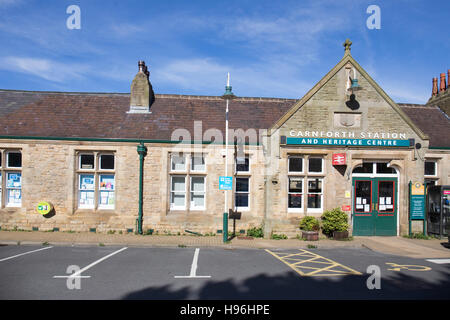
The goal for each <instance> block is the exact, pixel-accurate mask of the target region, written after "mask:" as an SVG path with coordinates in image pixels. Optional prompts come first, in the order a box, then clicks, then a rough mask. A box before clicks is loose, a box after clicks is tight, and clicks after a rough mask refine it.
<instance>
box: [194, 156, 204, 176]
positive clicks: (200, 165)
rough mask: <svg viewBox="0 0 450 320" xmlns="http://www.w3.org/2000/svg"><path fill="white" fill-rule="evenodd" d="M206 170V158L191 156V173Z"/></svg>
mask: <svg viewBox="0 0 450 320" xmlns="http://www.w3.org/2000/svg"><path fill="white" fill-rule="evenodd" d="M205 170H206V166H205V157H204V156H203V155H192V156H191V171H198V172H204V171H205Z"/></svg>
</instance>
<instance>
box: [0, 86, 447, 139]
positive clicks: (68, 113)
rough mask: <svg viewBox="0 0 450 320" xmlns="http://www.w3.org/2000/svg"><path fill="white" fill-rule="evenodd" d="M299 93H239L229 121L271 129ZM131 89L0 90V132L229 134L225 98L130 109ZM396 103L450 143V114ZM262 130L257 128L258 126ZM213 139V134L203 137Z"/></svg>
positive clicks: (168, 99)
mask: <svg viewBox="0 0 450 320" xmlns="http://www.w3.org/2000/svg"><path fill="white" fill-rule="evenodd" d="M296 101H297V100H295V99H276V98H245V97H243V98H238V99H235V100H230V103H229V110H230V113H229V116H230V118H229V127H230V128H232V129H243V130H247V129H250V128H254V129H256V130H259V129H268V128H270V127H271V126H272V125H273V124H274V123H275V122H276V121H277V120H278V119H280V118H281V116H283V115H284V114H285V113H286V112H287V111H288V110H289V109H290V108H291V107H292V106H293V104H294V103H295V102H296ZM129 104H130V94H129V93H70V92H36V91H19V90H0V136H30V137H62V138H109V139H111V138H117V139H146V140H164V141H167V140H171V139H172V137H171V136H172V133H173V131H174V130H175V129H180V128H184V129H187V130H188V131H189V132H190V134H191V139H192V140H198V139H197V137H194V122H195V121H200V120H201V121H202V122H201V127H202V131H203V133H205V131H207V130H208V129H214V128H215V129H218V130H220V131H221V132H222V134H223V136H224V135H225V134H224V132H225V101H224V100H223V99H222V98H221V97H214V96H186V95H162V94H159V95H156V100H155V102H154V104H153V105H152V106H151V113H150V114H130V113H127V111H128V110H129ZM398 106H399V107H400V108H401V109H402V110H403V111H404V112H405V113H406V114H407V115H408V117H409V118H410V119H411V120H412V121H413V122H414V123H415V124H416V125H417V126H418V127H419V128H420V129H421V130H422V131H423V132H424V133H425V134H427V135H429V137H430V147H436V148H437V147H441V148H442V147H443V148H450V138H449V137H450V119H449V118H448V116H446V115H445V113H444V112H442V110H441V109H439V107H436V106H426V105H419V104H403V103H398ZM257 133H258V132H257ZM202 140H205V141H209V140H210V139H203V138H202Z"/></svg>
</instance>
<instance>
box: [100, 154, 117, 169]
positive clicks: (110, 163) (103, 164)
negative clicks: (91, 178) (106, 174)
mask: <svg viewBox="0 0 450 320" xmlns="http://www.w3.org/2000/svg"><path fill="white" fill-rule="evenodd" d="M100 170H114V155H112V154H102V155H100Z"/></svg>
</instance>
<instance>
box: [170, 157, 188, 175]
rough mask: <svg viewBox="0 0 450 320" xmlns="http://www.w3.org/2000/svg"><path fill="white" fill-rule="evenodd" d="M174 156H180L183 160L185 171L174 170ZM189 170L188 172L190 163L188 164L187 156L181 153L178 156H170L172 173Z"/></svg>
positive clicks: (183, 170)
mask: <svg viewBox="0 0 450 320" xmlns="http://www.w3.org/2000/svg"><path fill="white" fill-rule="evenodd" d="M174 156H178V157H181V158H183V161H184V168H183V169H179V170H176V169H173V158H174ZM187 170H188V163H187V157H186V154H184V153H181V152H180V153H179V154H178V155H177V154H176V153H171V154H170V172H187Z"/></svg>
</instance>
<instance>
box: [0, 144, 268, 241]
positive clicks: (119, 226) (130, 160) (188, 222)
mask: <svg viewBox="0 0 450 320" xmlns="http://www.w3.org/2000/svg"><path fill="white" fill-rule="evenodd" d="M136 147H137V143H136V144H132V143H121V144H117V143H116V144H112V143H99V142H81V143H79V142H69V141H65V142H58V141H23V142H21V143H17V142H11V141H6V140H4V141H0V149H4V150H10V149H20V150H21V153H22V168H21V172H22V206H21V207H20V208H12V207H5V205H4V204H3V206H2V208H0V226H1V227H2V229H14V228H18V229H24V230H31V229H32V228H33V227H38V228H39V230H43V231H47V230H53V228H59V230H60V231H89V230H90V229H91V228H96V231H97V232H108V231H110V230H115V231H117V232H118V231H122V232H126V231H127V229H133V230H135V227H136V219H137V218H138V208H139V203H138V199H139V196H138V194H139V193H138V191H139V155H138V153H137V150H136ZM147 147H148V153H147V155H146V157H145V160H144V188H143V230H144V232H145V231H146V230H148V229H153V230H155V232H156V231H158V232H160V233H164V232H166V233H172V234H173V233H178V232H180V233H183V232H184V231H185V230H190V231H195V232H202V233H204V232H208V233H216V232H217V230H222V229H223V222H222V218H223V211H224V191H221V190H219V176H223V175H224V169H225V167H224V165H225V159H224V157H223V156H222V154H221V149H222V146H214V145H213V146H204V147H203V150H202V152H203V153H205V154H206V172H205V176H206V209H205V210H201V211H191V210H189V206H187V209H186V210H183V211H179V210H177V211H173V210H172V211H171V210H170V205H169V197H170V192H169V187H170V186H169V183H170V178H169V177H170V172H169V167H170V160H169V159H170V153H171V152H173V151H180V150H181V151H184V152H187V153H190V152H191V151H192V149H191V147H190V146H187V147H184V148H181V149H180V148H179V147H176V146H175V145H174V144H147ZM79 151H92V152H114V154H115V183H116V187H115V208H114V210H106V209H102V210H100V209H97V210H94V209H78V206H77V204H78V174H77V152H79ZM246 153H247V154H249V156H250V165H251V170H250V173H249V175H246V176H250V183H251V187H250V191H251V194H250V210H249V211H246V212H243V214H242V219H241V220H238V221H237V227H236V228H237V229H238V231H239V230H241V229H244V230H246V229H248V228H249V227H253V226H259V225H261V223H262V219H263V216H264V157H263V154H262V151H261V148H260V147H256V146H255V147H247V150H246ZM228 171H229V173H230V175H233V174H234V164H233V148H232V147H230V149H229V168H228ZM228 200H229V201H228V207H229V208H232V207H233V206H232V205H233V196H232V192H231V191H229V198H228ZM40 201H49V202H51V203H52V204H53V205H54V207H55V214H54V215H53V216H50V217H44V216H42V215H40V214H38V213H37V212H36V206H37V204H38V203H39V202H40ZM231 226H232V224H231V222H230V227H231Z"/></svg>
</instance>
